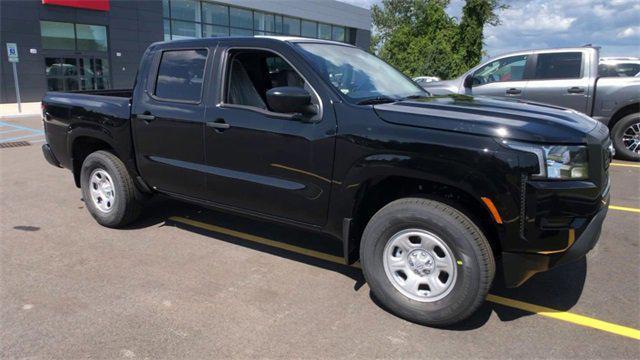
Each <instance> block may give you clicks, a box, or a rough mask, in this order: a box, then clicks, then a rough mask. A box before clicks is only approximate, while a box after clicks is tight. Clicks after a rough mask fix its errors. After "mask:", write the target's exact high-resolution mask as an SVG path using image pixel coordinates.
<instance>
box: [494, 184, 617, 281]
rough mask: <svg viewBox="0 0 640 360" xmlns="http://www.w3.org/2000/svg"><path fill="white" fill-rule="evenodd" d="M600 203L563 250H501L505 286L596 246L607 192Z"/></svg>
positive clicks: (560, 263) (607, 198)
mask: <svg viewBox="0 0 640 360" xmlns="http://www.w3.org/2000/svg"><path fill="white" fill-rule="evenodd" d="M602 204H603V206H602V208H601V209H600V210H599V211H598V212H597V213H596V215H595V216H594V217H593V218H592V219H591V221H590V222H589V223H588V224H587V226H586V227H585V229H584V231H582V233H581V234H580V236H579V237H578V238H577V239H575V241H574V242H573V243H572V244H571V246H569V247H568V248H567V249H565V250H564V251H561V252H554V253H552V254H540V253H538V254H533V253H516V252H503V253H502V265H503V267H504V279H505V285H506V286H507V287H517V286H520V285H522V283H524V282H525V281H527V280H528V279H529V278H530V277H531V276H533V275H535V274H536V273H539V272H543V271H547V270H550V269H552V268H554V267H556V266H558V265H562V264H567V263H570V262H573V261H576V260H579V259H581V258H583V257H584V256H585V255H586V254H587V253H588V252H589V251H591V249H593V248H594V247H595V246H596V243H597V242H598V239H599V238H600V233H601V232H602V224H603V223H604V219H605V217H606V216H607V211H608V209H609V194H608V193H607V194H606V196H605V197H603V199H602Z"/></svg>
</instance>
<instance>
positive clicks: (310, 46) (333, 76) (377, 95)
mask: <svg viewBox="0 0 640 360" xmlns="http://www.w3.org/2000/svg"><path fill="white" fill-rule="evenodd" d="M298 46H299V47H300V49H302V51H303V53H304V55H305V56H306V57H307V58H308V59H309V60H310V61H311V63H312V64H313V66H314V67H315V68H316V70H317V71H318V72H320V74H321V75H322V76H323V77H324V78H325V80H327V81H328V82H330V83H331V85H333V86H334V87H335V88H336V89H338V91H340V92H341V93H343V94H344V95H345V96H346V97H347V98H349V99H350V100H352V101H354V102H356V103H361V102H362V101H363V100H369V99H387V98H388V100H399V99H402V98H406V97H417V96H427V93H426V92H425V91H424V90H422V88H420V87H419V86H418V85H416V84H415V83H413V82H412V81H411V80H409V79H408V78H406V77H405V76H404V75H402V74H401V73H400V72H399V71H398V70H396V69H394V68H393V67H392V66H391V65H389V64H387V63H385V62H384V61H382V60H380V59H378V58H377V57H375V56H373V55H371V54H369V53H367V52H365V51H363V50H360V49H358V48H354V47H350V46H343V45H333V44H319V43H299V44H298Z"/></svg>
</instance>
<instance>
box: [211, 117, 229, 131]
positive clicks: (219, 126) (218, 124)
mask: <svg viewBox="0 0 640 360" xmlns="http://www.w3.org/2000/svg"><path fill="white" fill-rule="evenodd" d="M207 126H208V127H212V128H214V129H215V130H216V131H218V132H222V131H224V130H226V129H228V128H230V127H231V126H230V125H229V124H227V123H226V122H225V121H224V119H216V120H215V121H209V122H207Z"/></svg>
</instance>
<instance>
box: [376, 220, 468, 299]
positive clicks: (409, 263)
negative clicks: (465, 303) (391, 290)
mask: <svg viewBox="0 0 640 360" xmlns="http://www.w3.org/2000/svg"><path fill="white" fill-rule="evenodd" d="M383 263H384V271H385V273H386V274H387V278H388V279H389V281H390V282H391V284H393V286H394V287H395V288H396V289H397V290H398V291H400V293H402V294H403V295H405V296H406V297H408V298H410V299H413V300H416V301H420V302H433V301H437V300H440V299H442V298H444V297H445V296H447V295H449V293H450V292H451V290H453V288H454V284H455V282H456V275H457V269H456V265H455V263H456V260H455V259H454V257H453V252H452V251H451V249H450V248H449V246H448V245H447V244H446V243H445V242H444V241H443V240H442V239H441V238H439V237H438V236H437V235H435V234H433V233H430V232H428V231H425V230H421V229H408V230H403V231H400V232H399V233H397V234H395V235H393V236H392V237H391V239H390V240H389V241H388V242H387V245H386V246H385V247H384V252H383Z"/></svg>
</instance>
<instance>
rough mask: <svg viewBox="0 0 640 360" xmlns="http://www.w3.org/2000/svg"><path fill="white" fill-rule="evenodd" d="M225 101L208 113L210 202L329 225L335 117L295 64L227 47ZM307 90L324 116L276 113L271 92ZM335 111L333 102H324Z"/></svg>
mask: <svg viewBox="0 0 640 360" xmlns="http://www.w3.org/2000/svg"><path fill="white" fill-rule="evenodd" d="M221 50H222V51H225V52H224V53H223V57H224V58H225V59H226V61H225V65H223V66H224V67H225V72H224V73H226V74H227V75H226V77H225V79H223V81H224V83H223V84H224V85H223V89H224V90H223V91H221V92H222V95H221V96H220V101H221V103H220V104H218V106H215V107H211V108H210V109H208V110H207V115H206V121H207V127H206V129H205V144H206V145H205V146H206V161H207V197H208V199H209V200H210V201H213V202H215V203H218V204H223V205H227V206H230V207H234V208H239V209H243V210H245V211H249V212H254V213H258V214H267V215H270V216H275V217H277V218H284V219H289V220H293V221H296V222H301V223H306V224H314V225H322V224H324V223H325V221H326V213H327V209H328V205H329V196H330V190H331V184H332V180H331V179H332V169H333V167H332V166H333V155H334V145H335V137H334V135H335V130H336V119H335V116H334V114H333V111H331V109H330V108H324V109H323V110H322V100H321V98H320V97H319V96H318V94H317V93H316V92H315V91H314V88H313V87H312V86H313V84H311V83H309V82H308V81H307V79H306V78H305V77H304V74H302V73H301V72H300V71H298V70H297V69H296V68H295V67H294V66H293V65H292V64H295V62H294V61H293V60H292V59H288V60H285V58H284V57H283V56H280V55H278V54H276V53H273V52H271V51H267V50H251V49H221ZM282 86H294V87H302V88H304V89H306V90H307V91H308V92H309V93H310V94H312V99H313V100H312V101H313V103H314V104H315V105H317V106H318V109H321V110H319V111H318V114H317V115H315V116H312V117H305V118H299V119H294V118H292V116H291V114H282V113H276V112H273V111H271V110H270V107H269V105H268V101H267V99H266V92H267V91H268V90H269V89H271V88H274V87H282ZM325 105H326V106H328V105H329V104H325Z"/></svg>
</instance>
